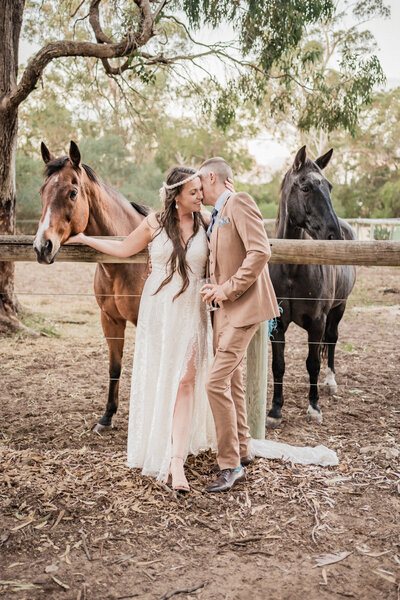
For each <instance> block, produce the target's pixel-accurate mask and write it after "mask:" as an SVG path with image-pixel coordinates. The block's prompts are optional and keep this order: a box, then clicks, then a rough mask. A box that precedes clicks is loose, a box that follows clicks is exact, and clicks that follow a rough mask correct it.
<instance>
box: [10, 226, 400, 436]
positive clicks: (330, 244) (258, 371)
mask: <svg viewBox="0 0 400 600" xmlns="http://www.w3.org/2000/svg"><path fill="white" fill-rule="evenodd" d="M33 238H34V236H0V261H12V262H15V261H24V262H25V261H36V255H35V252H34V250H33V246H32V242H33ZM110 239H123V238H110ZM270 245H271V259H270V262H272V263H284V264H331V265H367V266H370V265H375V266H400V241H399V242H397V241H345V240H334V241H325V240H282V239H270ZM147 257H148V253H147V251H144V252H140V253H139V254H136V255H135V256H132V257H129V258H124V259H121V258H115V257H112V256H108V255H106V254H102V253H100V252H97V251H95V250H93V249H92V248H88V247H87V246H82V245H80V244H73V245H68V246H63V247H61V248H60V250H59V252H58V255H57V261H58V262H92V263H93V262H101V263H122V262H124V263H138V262H139V263H143V262H146V261H147ZM267 348H268V339H267V326H266V323H262V324H261V326H260V328H259V330H258V331H257V333H256V334H255V336H254V338H253V340H252V342H251V343H250V346H249V349H248V354H247V360H248V376H247V389H246V396H247V407H248V422H249V427H250V431H251V435H252V437H253V438H258V439H262V438H264V436H265V417H266V402H267V377H266V369H267Z"/></svg>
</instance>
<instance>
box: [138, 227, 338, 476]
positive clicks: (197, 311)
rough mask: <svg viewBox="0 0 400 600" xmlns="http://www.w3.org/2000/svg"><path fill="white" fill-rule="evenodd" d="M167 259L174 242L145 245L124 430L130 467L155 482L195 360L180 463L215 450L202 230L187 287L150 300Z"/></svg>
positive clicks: (306, 452) (307, 457)
mask: <svg viewBox="0 0 400 600" xmlns="http://www.w3.org/2000/svg"><path fill="white" fill-rule="evenodd" d="M171 252H172V242H171V241H170V239H169V238H168V236H167V234H166V233H165V231H164V230H161V231H159V232H158V233H157V234H156V235H155V237H154V239H153V241H152V242H151V244H149V253H150V258H151V263H152V272H151V275H150V276H149V278H148V279H147V281H146V283H145V286H144V289H143V293H142V298H141V302H140V310H139V317H138V325H137V329H136V340H135V353H134V359H133V372H132V386H131V400H130V409H129V426H128V457H127V464H128V466H129V467H138V468H141V469H142V473H143V474H144V475H151V476H153V477H156V478H157V479H159V480H161V479H164V478H165V476H166V475H167V473H168V467H169V463H170V459H171V431H172V417H173V413H174V407H175V400H176V394H177V391H178V386H179V382H180V381H181V379H182V377H183V375H184V374H185V370H186V367H187V365H188V362H189V361H190V359H191V358H192V357H193V354H194V357H195V366H196V381H195V391H194V410H193V418H192V422H191V424H190V433H189V437H188V443H187V452H186V455H187V454H189V453H190V454H197V453H198V452H200V451H202V450H207V449H209V448H212V449H213V450H216V435H215V427H214V421H213V417H212V413H211V409H210V406H209V403H208V399H207V394H206V390H205V384H206V379H207V373H208V371H209V368H210V365H211V361H212V329H211V322H210V317H209V314H208V313H207V311H206V309H205V304H204V302H203V301H202V300H201V296H200V287H201V283H200V279H201V278H202V277H204V272H205V265H206V261H207V256H208V242H207V236H206V233H205V231H204V229H203V227H200V228H199V231H198V232H197V234H196V235H195V236H194V237H193V238H192V239H191V240H190V242H189V246H188V249H187V254H186V261H187V264H188V266H189V269H190V271H189V282H190V283H189V286H188V287H187V289H186V290H185V292H184V293H183V294H181V295H180V296H178V298H176V299H175V300H174V301H172V299H173V297H174V296H175V294H177V292H179V290H180V289H181V287H182V278H181V276H180V275H179V274H178V273H175V274H174V276H173V278H172V280H171V281H170V282H169V283H168V284H167V285H165V286H164V287H163V288H162V289H161V290H160V291H159V292H158V293H157V294H155V295H154V292H155V291H156V290H157V289H158V287H159V285H160V284H161V283H162V282H163V281H164V279H165V278H166V277H167V275H168V274H169V267H168V260H169V257H170V256H171ZM251 443H252V449H253V451H254V452H255V454H256V456H262V457H265V458H283V459H285V460H290V461H293V462H299V463H303V464H320V465H323V466H325V465H335V464H337V463H338V460H337V456H336V454H335V453H334V452H333V451H332V450H329V449H328V448H326V447H325V446H317V447H316V448H302V447H295V446H289V445H288V444H281V443H278V442H273V441H270V440H252V442H251ZM185 458H186V457H185Z"/></svg>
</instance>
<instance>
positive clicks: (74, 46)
mask: <svg viewBox="0 0 400 600" xmlns="http://www.w3.org/2000/svg"><path fill="white" fill-rule="evenodd" d="M134 1H135V3H136V4H137V6H138V7H139V10H140V13H141V17H140V23H139V27H138V30H137V31H128V34H127V36H126V38H125V39H124V40H122V41H121V42H119V43H113V42H112V40H110V38H108V37H107V36H106V35H105V34H104V32H103V30H102V28H101V25H100V19H99V4H100V2H101V0H92V2H91V5H90V23H91V25H92V28H93V31H94V33H95V36H96V39H97V41H98V43H92V42H78V41H70V40H60V41H57V42H50V43H49V44H47V45H46V46H44V47H43V48H42V49H41V50H39V52H38V53H37V54H35V56H34V57H33V58H32V59H31V60H30V61H29V63H28V66H27V67H26V69H25V71H24V73H23V75H22V77H21V80H20V82H19V84H18V85H17V86H16V87H15V88H14V89H13V90H11V92H10V93H9V94H7V95H5V96H4V97H3V98H2V100H1V103H0V109H1V110H3V111H8V110H12V109H14V110H15V109H16V108H17V107H18V106H19V104H21V102H23V101H24V100H25V98H27V96H29V94H30V93H31V92H32V91H33V90H34V89H35V87H36V84H37V82H38V80H39V79H40V77H41V76H42V73H43V71H44V69H45V68H46V66H47V65H48V64H49V63H50V62H51V61H52V60H54V59H56V58H61V57H67V56H88V57H93V58H99V59H101V60H102V61H107V59H110V58H121V57H123V56H129V55H131V54H132V52H134V51H135V50H136V49H137V48H140V47H141V46H144V45H145V44H146V43H147V42H148V40H149V39H150V38H151V37H152V36H153V35H154V28H153V25H154V21H153V15H152V12H151V10H150V0H134ZM103 64H104V65H105V68H106V70H107V68H108V69H109V71H110V74H112V72H113V70H114V68H113V67H111V66H110V65H108V64H107V62H106V63H104V62H103ZM106 65H107V66H106ZM125 65H126V63H124V65H122V66H121V67H120V68H116V73H120V70H121V69H122V68H123V67H124V69H125V68H127V67H126V66H125Z"/></svg>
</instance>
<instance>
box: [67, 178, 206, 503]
mask: <svg viewBox="0 0 400 600" xmlns="http://www.w3.org/2000/svg"><path fill="white" fill-rule="evenodd" d="M163 196H164V198H163V200H164V206H163V209H162V210H161V212H159V213H156V214H154V213H153V214H150V215H148V216H147V217H146V218H145V219H144V221H142V223H141V224H140V226H139V227H138V228H137V229H135V230H134V231H133V232H132V233H131V234H130V235H129V236H128V237H126V238H125V239H124V240H123V241H117V240H99V239H95V238H91V237H88V236H86V235H84V234H83V233H79V234H78V235H76V236H73V237H70V238H69V240H68V242H67V243H74V242H81V243H83V244H86V245H88V246H91V247H92V248H95V249H96V250H99V251H101V252H104V253H106V254H111V255H113V256H117V257H127V256H132V255H133V254H136V253H137V252H140V251H141V250H143V249H144V248H146V247H147V246H148V248H149V253H150V259H151V264H152V272H151V274H150V276H149V277H148V279H147V281H146V283H145V286H144V289H143V293H142V298H141V302H140V309H139V316H138V325H137V329H136V338H135V353H134V360H133V373H132V387H131V401H130V409H129V427H128V465H129V466H130V467H140V468H141V469H142V472H143V474H144V475H151V476H153V477H156V478H157V479H159V480H164V481H165V480H167V478H168V475H169V474H171V476H172V487H173V488H174V489H177V490H182V491H188V490H189V485H188V482H187V479H186V477H185V473H184V463H185V460H186V457H187V455H188V453H192V454H197V453H198V452H199V451H201V450H206V449H208V448H213V449H215V448H216V436H215V427H214V421H213V417H212V414H211V409H210V407H209V403H208V399H207V395H206V393H205V383H206V378H207V373H208V369H209V367H210V363H211V359H212V331H211V322H210V318H209V316H208V314H207V310H206V305H205V303H204V302H203V301H202V299H201V295H200V288H201V279H202V278H203V277H204V276H205V269H206V263H207V257H208V241H207V235H206V229H207V227H208V225H209V220H210V216H209V213H207V212H206V213H204V214H202V213H201V209H202V202H201V201H202V197H203V195H202V189H201V182H200V178H199V177H198V176H197V175H196V171H195V170H194V169H192V168H190V167H184V166H178V167H173V168H172V169H171V170H170V172H169V173H168V176H167V180H166V183H165V184H164V186H163Z"/></svg>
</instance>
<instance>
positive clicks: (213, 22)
mask: <svg viewBox="0 0 400 600" xmlns="http://www.w3.org/2000/svg"><path fill="white" fill-rule="evenodd" d="M88 5H89V2H88V0H86V1H84V2H81V1H79V0H62V1H60V2H55V0H29V1H28V2H27V5H26V10H25V16H24V32H23V35H24V37H25V38H26V39H29V40H30V41H34V42H36V43H39V44H44V43H47V42H48V41H50V40H56V39H76V40H84V39H88V38H89V37H90V35H91V30H90V26H89V24H88V19H87V15H88ZM342 5H344V8H342ZM158 6H159V0H156V1H155V2H154V8H155V9H156V8H157V7H158ZM100 10H101V22H102V27H103V29H104V31H105V33H106V34H107V35H108V36H109V37H111V38H112V39H115V40H117V39H121V38H123V37H124V35H125V32H126V30H127V29H128V28H130V27H131V26H132V24H133V25H134V26H135V24H137V23H138V17H139V11H138V8H137V6H136V5H135V3H133V2H128V1H127V0H103V1H102V2H101V6H100ZM346 10H352V12H353V17H354V18H355V19H358V20H359V21H360V22H363V21H364V20H365V19H368V18H371V17H374V16H387V14H388V9H387V8H386V7H385V5H384V3H383V2H382V1H381V0H380V1H379V2H375V0H356V1H355V2H354V1H353V2H351V3H350V2H349V1H348V0H339V2H335V1H334V0H296V1H295V2H293V0H280V1H279V2H277V1H275V0H175V1H174V2H169V3H166V4H165V6H164V7H163V8H162V10H161V12H160V13H159V16H158V19H157V31H158V33H159V35H157V36H156V37H153V38H152V39H151V40H150V41H149V42H148V44H146V46H144V47H143V48H140V49H138V50H137V51H135V52H134V53H133V54H132V55H131V56H130V57H129V70H128V71H126V72H125V73H124V74H123V75H121V76H119V77H116V78H115V81H117V85H116V86H115V88H116V89H114V90H113V94H111V95H110V94H107V90H105V88H106V87H107V84H104V81H102V79H103V78H102V76H101V68H100V67H98V66H97V63H96V61H95V60H92V59H79V58H74V59H62V60H58V61H57V68H60V65H63V67H61V68H64V67H65V66H66V65H67V68H68V69H69V70H70V71H71V72H72V71H73V72H74V73H75V77H74V79H73V81H74V84H73V85H72V86H70V93H71V99H72V100H74V98H75V96H76V91H77V90H76V87H75V86H77V87H81V88H82V92H83V93H82V94H81V97H80V100H81V101H82V100H83V101H86V100H87V99H88V97H89V96H90V95H93V93H95V94H104V98H106V99H107V100H108V101H109V102H110V104H111V105H113V106H116V107H119V105H120V104H121V103H123V104H125V105H126V106H127V107H128V106H129V109H130V111H131V113H132V114H136V116H138V117H139V120H140V109H141V107H140V105H141V104H142V100H143V97H144V96H146V95H147V93H148V90H149V88H151V87H153V86H154V84H156V83H157V81H158V80H159V78H160V76H161V77H164V80H165V78H168V82H169V85H171V86H172V87H173V88H174V89H176V87H177V86H184V87H186V90H190V92H191V94H192V95H193V94H195V95H196V97H197V99H198V100H199V101H200V103H201V104H202V105H203V107H207V109H208V116H209V117H212V118H213V119H214V120H215V123H216V124H217V126H218V127H219V128H221V130H223V131H225V130H226V129H228V128H229V127H230V126H231V125H232V124H233V122H234V121H235V119H237V118H238V115H239V114H240V112H241V110H242V107H243V105H244V104H245V103H247V102H248V101H250V102H251V103H252V104H253V105H254V106H256V107H261V105H262V104H264V106H265V110H268V111H269V112H270V114H272V115H274V116H276V115H277V114H278V113H279V112H284V111H292V112H293V108H294V109H295V110H294V112H295V114H296V123H297V125H298V126H299V127H300V128H302V129H304V130H307V131H308V130H310V129H311V128H312V127H322V128H323V129H325V130H327V131H333V130H334V129H335V128H337V127H343V128H345V129H348V130H349V131H353V130H354V127H355V123H356V121H357V117H358V114H359V110H360V106H361V105H362V104H363V103H365V102H368V101H370V94H371V90H372V88H373V86H374V85H376V84H377V83H380V82H381V81H382V79H383V75H382V71H381V68H380V65H379V62H378V61H377V59H376V57H375V56H370V54H371V47H372V46H373V40H372V38H371V35H370V34H369V32H358V31H356V29H354V28H351V29H350V30H349V31H343V30H342V29H340V27H339V25H340V20H341V18H342V17H343V13H344V12H346ZM332 24H333V25H332ZM338 24H339V25H338ZM316 25H317V27H315V26H316ZM331 25H332V26H333V27H334V34H333V38H332V40H331V47H332V49H335V52H336V53H339V58H340V61H341V63H340V71H339V72H337V73H336V74H333V73H329V74H328V76H327V68H326V60H325V59H326V56H325V55H324V53H323V52H322V46H321V39H323V38H324V32H323V28H324V27H325V28H326V27H330V26H331ZM205 26H207V27H208V28H212V29H217V28H219V27H224V28H225V29H226V28H231V29H232V30H233V32H234V36H233V37H234V39H233V40H232V41H229V42H228V41H226V42H217V43H207V42H204V41H201V42H197V40H196V39H195V37H196V35H198V32H199V31H200V32H201V28H203V27H205ZM310 27H315V30H311V32H310ZM368 34H369V35H368ZM310 36H311V37H310ZM303 40H305V43H303ZM142 51H144V53H143V54H142ZM203 54H204V55H206V56H207V58H205V57H203V56H202V55H203ZM209 55H214V56H215V57H217V58H218V60H219V61H220V62H221V63H223V65H224V66H225V67H226V68H227V69H226V73H227V75H226V77H227V81H225V82H224V83H223V84H221V82H219V81H217V78H216V77H215V76H214V72H213V67H212V66H211V67H210V64H213V63H209V62H207V60H208V57H209ZM154 56H156V57H159V58H157V59H154V60H153V58H152V57H154ZM176 56H179V57H180V58H179V59H176V60H175V59H174V57H176ZM164 57H166V58H168V60H164ZM215 62H216V59H214V63H215ZM120 64H122V63H120ZM116 65H118V61H115V62H114V63H113V66H116ZM85 70H86V71H87V72H89V73H90V78H89V81H88V80H87V79H86V85H83V81H82V79H81V77H80V73H83V72H84V71H85ZM204 71H206V72H209V73H210V75H209V77H208V78H207V79H208V82H209V85H206V86H204V85H203V82H202V84H201V85H199V76H200V75H202V74H203V73H204ZM331 71H332V70H331ZM71 80H72V78H71ZM301 89H303V90H304V92H305V93H304V94H303V95H302V94H299V91H300V90H301ZM121 96H122V98H123V100H122V101H121ZM300 97H302V98H301V101H300ZM138 104H139V106H138ZM165 108H166V107H164V108H163V110H164V111H165ZM116 126H117V127H118V125H116ZM118 134H119V135H121V132H118Z"/></svg>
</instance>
